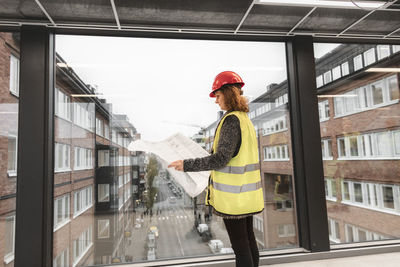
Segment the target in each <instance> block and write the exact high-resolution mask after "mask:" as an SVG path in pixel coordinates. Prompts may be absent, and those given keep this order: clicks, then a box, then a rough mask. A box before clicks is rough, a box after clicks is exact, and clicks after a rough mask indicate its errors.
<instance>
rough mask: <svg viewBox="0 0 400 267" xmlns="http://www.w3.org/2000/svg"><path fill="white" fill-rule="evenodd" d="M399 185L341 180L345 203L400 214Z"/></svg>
mask: <svg viewBox="0 0 400 267" xmlns="http://www.w3.org/2000/svg"><path fill="white" fill-rule="evenodd" d="M399 190H400V186H399V185H390V184H378V183H372V182H366V181H351V180H345V181H343V182H342V192H343V195H342V197H343V200H344V201H345V203H346V204H349V205H356V206H362V207H365V208H369V209H373V210H378V211H381V212H390V213H393V212H394V213H395V214H400V195H399V193H400V191H399Z"/></svg>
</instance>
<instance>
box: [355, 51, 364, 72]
mask: <svg viewBox="0 0 400 267" xmlns="http://www.w3.org/2000/svg"><path fill="white" fill-rule="evenodd" d="M353 62H354V71H357V70H359V69H362V67H363V62H362V56H361V55H358V56H356V57H354V58H353Z"/></svg>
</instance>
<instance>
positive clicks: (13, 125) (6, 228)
mask: <svg viewBox="0 0 400 267" xmlns="http://www.w3.org/2000/svg"><path fill="white" fill-rule="evenodd" d="M19 39H20V37H19V34H17V33H5V32H0V64H1V66H0V67H1V72H0V166H1V168H0V229H1V234H0V262H1V263H0V265H1V266H13V265H14V247H15V205H16V191H17V188H16V186H17V178H18V172H17V159H18V153H17V152H18V100H19V64H20V63H19V62H20V60H19V50H20V49H19Z"/></svg>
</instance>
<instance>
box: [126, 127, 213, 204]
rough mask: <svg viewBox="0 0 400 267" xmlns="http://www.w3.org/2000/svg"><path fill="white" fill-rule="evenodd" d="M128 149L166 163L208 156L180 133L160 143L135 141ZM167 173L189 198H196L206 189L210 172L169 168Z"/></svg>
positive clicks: (197, 145)
mask: <svg viewBox="0 0 400 267" xmlns="http://www.w3.org/2000/svg"><path fill="white" fill-rule="evenodd" d="M128 149H129V150H130V151H144V152H148V153H153V154H155V155H157V156H158V157H159V158H161V159H162V160H164V161H165V162H166V163H171V162H172V161H175V160H183V159H190V158H199V157H205V156H208V155H209V153H208V152H207V151H205V150H204V149H203V148H202V147H201V146H200V145H199V144H197V143H196V142H194V141H193V140H191V139H190V138H188V137H186V136H184V135H182V134H180V133H177V134H174V135H172V136H170V137H168V138H167V139H165V140H164V141H160V142H148V141H144V140H136V141H134V142H132V143H130V144H129V147H128ZM168 172H169V173H170V174H171V176H172V177H173V178H174V179H175V181H176V182H177V183H178V184H179V185H180V186H182V188H183V189H184V190H185V191H186V193H187V194H188V195H189V196H191V197H195V196H198V195H199V194H200V193H201V192H202V191H203V190H204V189H205V188H206V186H207V183H208V177H209V175H210V171H203V172H181V171H176V170H175V169H173V168H169V169H168Z"/></svg>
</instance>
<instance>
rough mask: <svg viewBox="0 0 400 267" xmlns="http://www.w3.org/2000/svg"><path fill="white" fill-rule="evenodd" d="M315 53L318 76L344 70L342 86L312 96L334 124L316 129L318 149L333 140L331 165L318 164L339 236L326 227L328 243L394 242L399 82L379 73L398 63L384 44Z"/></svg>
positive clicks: (399, 182) (399, 196)
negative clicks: (325, 103)
mask: <svg viewBox="0 0 400 267" xmlns="http://www.w3.org/2000/svg"><path fill="white" fill-rule="evenodd" d="M314 48H315V49H314V52H315V55H316V56H317V58H316V75H317V76H319V75H324V73H326V72H327V71H328V70H329V69H331V70H332V71H334V69H335V67H336V66H338V65H341V64H343V63H345V62H349V63H350V64H349V73H348V75H347V77H346V78H344V77H339V78H338V79H336V80H334V81H332V82H331V83H330V84H329V86H325V85H323V86H320V87H318V88H317V93H318V101H320V103H321V101H328V103H329V105H330V106H333V107H334V110H333V111H332V113H333V114H331V115H332V116H333V117H330V118H328V119H327V120H325V121H323V122H321V123H320V130H321V141H322V142H324V140H326V139H331V140H332V160H324V161H323V165H324V179H325V183H326V189H325V190H327V192H326V200H327V201H326V205H327V212H328V214H327V215H328V218H332V220H333V219H334V220H335V221H336V222H337V223H338V228H339V229H344V234H342V235H340V237H339V238H338V239H335V236H334V231H333V230H332V229H334V227H335V226H333V223H332V222H331V223H330V224H331V225H330V227H331V235H330V237H331V242H332V243H346V242H347V243H351V242H367V241H373V240H384V239H397V238H400V232H399V231H398V229H397V227H396V226H395V225H399V224H400V177H399V175H398V174H399V172H400V164H399V160H400V154H399V151H400V134H399V132H400V123H399V120H398V114H399V111H398V110H399V105H400V104H399V101H398V99H399V76H398V74H396V73H393V72H391V71H388V72H385V68H397V67H398V65H399V63H400V55H399V54H398V53H396V47H395V46H393V45H389V44H387V45H386V44H385V45H373V44H368V45H359V44H315V46H314ZM361 55H362V56H361ZM349 58H352V59H353V60H352V61H349ZM371 64H373V65H371ZM369 65H370V66H369ZM372 66H373V67H374V68H381V70H380V72H375V71H374V70H373V69H372V70H371V69H370V68H371V67H372ZM322 148H323V149H326V143H324V144H323V147H322ZM332 181H337V185H338V187H337V189H338V190H337V192H334V191H333V190H332V189H333V187H332V184H331V182H332ZM339 185H340V186H339Z"/></svg>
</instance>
